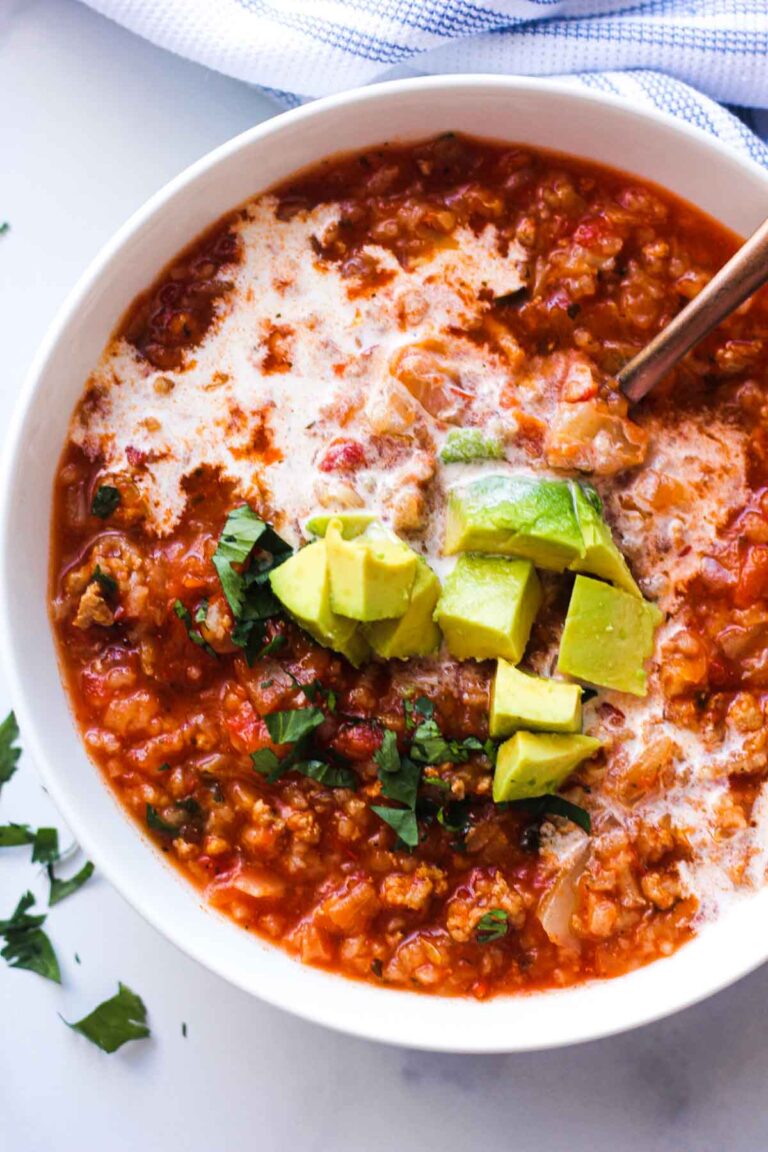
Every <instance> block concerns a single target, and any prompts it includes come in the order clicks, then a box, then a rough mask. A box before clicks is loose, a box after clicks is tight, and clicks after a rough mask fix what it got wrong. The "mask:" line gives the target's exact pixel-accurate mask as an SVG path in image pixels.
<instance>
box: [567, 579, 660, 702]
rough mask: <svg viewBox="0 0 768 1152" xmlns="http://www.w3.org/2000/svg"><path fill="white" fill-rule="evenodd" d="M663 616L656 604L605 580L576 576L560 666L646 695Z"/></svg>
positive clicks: (582, 677)
mask: <svg viewBox="0 0 768 1152" xmlns="http://www.w3.org/2000/svg"><path fill="white" fill-rule="evenodd" d="M661 619H662V615H661V612H660V611H659V609H658V608H657V607H656V605H655V604H650V603H649V602H648V601H647V600H643V599H638V597H637V596H633V595H631V594H630V593H629V592H624V591H622V590H621V589H620V588H613V587H612V586H611V585H610V584H603V583H602V582H601V581H600V580H590V578H589V577H588V576H577V577H576V580H575V583H574V585H573V592H572V593H571V602H570V604H569V606H568V615H567V616H566V618H565V628H564V629H563V636H562V639H561V641H560V654H559V656H558V660H557V669H558V672H564V673H565V674H566V675H568V676H576V677H577V678H578V679H579V680H586V681H587V682H588V683H590V684H600V685H601V686H602V687H604V688H615V689H616V690H617V691H618V692H631V693H632V694H633V695H635V696H644V695H645V693H646V676H645V668H644V664H645V661H646V660H647V659H648V657H649V656H650V655H651V653H652V652H653V637H654V633H655V631H656V628H657V627H658V625H659V624H660V623H661Z"/></svg>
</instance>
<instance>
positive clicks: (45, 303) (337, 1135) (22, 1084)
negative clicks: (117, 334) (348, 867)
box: [0, 0, 768, 1152]
mask: <svg viewBox="0 0 768 1152" xmlns="http://www.w3.org/2000/svg"><path fill="white" fill-rule="evenodd" d="M271 111H272V108H271V105H270V104H269V102H268V101H267V100H266V99H265V98H264V97H262V96H260V95H258V94H256V93H255V92H253V91H252V90H250V89H248V88H247V87H245V86H243V85H241V84H238V83H235V82H233V81H230V80H227V79H225V78H223V77H221V76H217V75H214V74H212V73H209V72H205V71H204V70H202V69H200V68H198V67H195V66H192V65H189V64H186V63H184V62H183V61H181V60H178V59H176V58H174V57H172V56H169V55H166V54H164V53H162V52H160V51H158V50H155V49H153V48H151V47H149V46H148V45H146V44H143V43H141V42H140V41H138V40H136V39H134V38H133V37H131V36H130V35H129V34H127V33H125V32H123V31H122V30H120V29H118V28H116V27H114V26H112V25H110V24H108V23H107V22H106V21H105V20H103V19H101V18H99V17H97V16H95V15H93V14H92V13H91V12H89V11H87V10H86V9H84V8H81V7H80V6H79V5H78V4H77V3H75V0H0V220H3V219H7V220H9V221H10V222H11V225H12V230H11V232H10V234H9V235H7V236H6V237H4V238H2V239H0V358H1V359H0V365H1V369H0V434H1V433H2V429H4V427H5V425H6V422H7V419H6V418H7V414H8V413H9V412H10V409H11V406H12V404H13V401H14V396H15V393H16V390H17V388H18V385H19V381H20V379H21V377H22V374H23V372H24V370H25V368H26V366H27V364H28V362H29V360H30V357H31V355H32V353H33V351H34V348H35V345H36V343H37V341H38V340H39V338H40V336H41V335H42V333H43V330H44V328H45V326H46V324H47V323H48V321H49V319H50V318H51V316H52V315H53V312H54V310H55V309H56V307H57V305H58V304H59V302H60V301H61V299H62V297H63V296H64V294H65V292H66V291H67V289H68V288H69V287H70V285H71V284H72V282H73V281H74V279H75V277H76V276H77V275H78V273H79V272H80V271H81V270H82V269H83V267H84V266H85V264H86V263H87V261H88V260H89V259H90V258H91V256H92V255H93V254H94V253H95V252H96V250H97V249H98V247H99V246H100V244H101V243H102V241H103V240H105V239H106V238H107V237H108V236H109V234H110V233H111V232H112V231H113V230H114V229H115V227H116V226H117V225H118V224H120V223H121V222H122V221H123V220H124V218H125V217H126V216H127V215H128V214H129V212H131V211H132V209H133V208H135V207H136V206H137V205H138V204H139V203H140V202H141V201H142V200H144V198H145V197H146V196H147V195H148V194H149V193H151V192H153V191H154V190H155V189H156V188H157V187H159V186H160V185H161V184H162V183H163V182H164V181H165V180H166V179H167V178H168V177H170V176H172V175H173V174H174V173H175V172H177V171H178V170H179V169H180V168H182V167H183V166H184V165H186V164H187V163H188V162H189V161H191V160H193V159H195V158H196V157H197V156H199V155H201V154H202V153H203V152H205V151H207V150H208V149H209V148H210V147H212V146H213V145H215V144H218V143H220V142H221V141H223V140H225V139H226V138H227V137H229V136H231V135H233V134H234V133H236V132H238V131H240V130H241V129H243V128H245V127H247V126H248V125H250V124H252V123H254V122H255V121H257V120H259V119H262V118H263V117H264V116H266V115H268V114H269V113H270V112H271ZM29 530H30V531H31V532H46V531H47V525H44V524H30V525H29ZM7 704H8V700H7V691H6V687H5V683H4V681H3V679H2V669H1V668H0V714H4V713H5V710H6V707H7ZM0 819H2V821H5V820H22V821H28V822H30V823H33V824H37V823H40V822H46V821H47V822H51V821H57V818H56V815H55V812H54V811H53V810H52V808H51V806H50V804H49V802H48V801H47V799H46V797H45V796H44V794H43V793H42V791H41V789H40V786H39V784H38V783H37V780H36V777H35V774H34V771H33V766H32V764H31V763H30V762H29V760H25V761H23V762H22V767H21V769H20V771H19V773H18V774H17V776H16V778H15V779H14V780H13V782H12V784H11V785H9V786H8V787H7V788H6V789H5V791H4V794H3V797H2V812H1V813H0ZM57 822H58V821H57ZM64 838H65V842H66V834H64ZM27 856H28V853H27V852H22V853H6V854H5V856H4V858H3V859H2V860H0V916H5V915H7V914H8V913H9V911H10V909H11V907H12V905H13V904H14V903H15V901H16V899H17V898H18V896H19V895H20V893H21V892H22V891H23V890H24V888H25V887H27V886H29V884H30V883H32V884H33V887H35V889H36V890H37V891H38V892H40V893H42V892H43V891H44V885H43V884H42V878H41V877H40V876H39V875H37V876H36V875H35V871H34V869H33V867H32V866H31V865H30V864H29V863H27V862H26V857H27ZM11 857H12V858H11ZM49 928H50V935H51V937H52V939H53V940H54V941H55V944H56V947H57V949H58V952H59V955H60V958H61V960H62V968H63V976H64V984H63V987H62V988H61V989H59V988H56V987H54V986H53V985H52V984H49V983H47V982H44V981H42V980H40V979H39V978H38V977H36V976H34V975H33V974H30V973H27V972H21V971H11V970H9V969H8V968H6V967H5V965H3V966H2V967H0V1149H2V1150H3V1152H5V1150H6V1149H7V1150H8V1152H11V1150H13V1152H50V1150H51V1149H57V1150H58V1152H75V1150H78V1152H79V1150H81V1149H84V1150H86V1152H91V1150H92V1149H99V1150H105V1152H136V1149H148V1150H154V1149H161V1148H166V1147H173V1146H180V1147H183V1148H184V1149H185V1152H203V1150H204V1149H205V1150H207V1149H210V1148H220V1149H224V1150H226V1152H228V1150H230V1149H234V1148H239V1147H255V1148H257V1149H259V1152H277V1150H282V1149H285V1150H288V1149H301V1150H302V1152H304V1150H307V1152H310V1150H314V1149H317V1150H318V1152H320V1150H322V1152H326V1150H328V1149H331V1148H333V1149H335V1150H338V1152H347V1150H348V1152H352V1150H355V1152H358V1150H359V1149H365V1152H379V1150H381V1152H385V1150H386V1152H389V1150H390V1149H392V1148H397V1149H398V1150H399V1152H411V1150H414V1152H415V1150H416V1149H423V1148H431V1147H435V1148H436V1147H440V1148H441V1149H442V1150H443V1152H454V1150H459V1149H469V1148H475V1147H481V1146H482V1147H485V1148H494V1147H495V1148H498V1147H501V1148H515V1149H516V1150H517V1152H528V1150H530V1152H555V1150H560V1149H565V1148H567V1149H569V1152H581V1150H586V1149H590V1150H591V1152H608V1150H609V1149H610V1150H613V1149H619V1150H620V1152H649V1150H654V1152H656V1150H658V1152H667V1150H669V1152H687V1150H690V1152H694V1150H695V1152H709V1150H711V1152H720V1150H722V1149H725V1148H727V1149H728V1150H729V1152H753V1150H756V1149H758V1148H761V1147H763V1146H764V1145H765V1140H766V1138H767V1137H768V1111H767V1110H766V1107H765V1101H766V1088H765V1083H766V1076H767V1074H768V1028H766V1024H765V1019H766V1013H765V1008H764V1005H763V1001H762V996H763V993H766V995H768V970H763V971H762V972H758V973H757V974H755V975H754V976H752V977H750V978H749V979H747V980H744V981H742V983H741V984H739V985H738V986H737V987H735V988H733V989H731V990H729V991H727V992H724V993H722V994H721V995H719V996H718V997H716V998H715V999H713V1000H710V1001H709V1002H708V1003H706V1004H703V1005H700V1006H699V1007H697V1008H694V1009H691V1010H689V1011H687V1012H685V1013H683V1014H682V1015H680V1016H678V1017H676V1018H674V1019H671V1020H668V1021H666V1022H663V1023H661V1024H657V1025H654V1026H651V1027H648V1028H645V1029H642V1030H640V1031H638V1032H635V1033H632V1034H630V1035H626V1036H623V1037H618V1038H615V1039H612V1040H608V1041H602V1042H600V1043H596V1044H592V1045H589V1046H585V1047H582V1048H578V1049H570V1050H565V1051H560V1052H554V1053H540V1054H535V1055H529V1056H511V1057H461V1056H433V1055H425V1054H419V1053H410V1052H406V1051H399V1050H396V1049H388V1048H384V1047H380V1046H377V1045H375V1044H368V1043H365V1042H361V1041H357V1040H349V1039H347V1038H346V1037H343V1036H338V1035H335V1034H332V1033H330V1032H326V1031H324V1030H322V1029H320V1028H317V1027H315V1026H312V1025H308V1024H304V1023H302V1022H300V1021H298V1020H294V1019H293V1018H291V1017H290V1016H288V1015H285V1014H283V1013H282V1012H278V1011H276V1010H274V1009H272V1008H268V1007H266V1006H265V1005H263V1004H261V1003H259V1002H258V1001H256V1000H252V999H250V998H249V997H247V996H245V995H244V994H242V993H240V992H237V991H235V990H234V989H232V988H230V987H228V986H227V985H226V984H224V983H222V982H221V981H220V980H219V979H218V978H216V977H215V976H212V975H210V974H208V973H207V972H205V971H203V970H202V969H201V968H199V967H198V966H197V965H196V964H194V963H193V962H192V961H190V960H188V959H186V958H185V957H184V956H182V955H181V954H180V953H178V952H177V951H176V950H175V949H174V948H173V947H172V946H171V945H170V944H168V943H167V942H166V941H165V940H164V939H162V937H160V936H158V935H157V934H156V933H155V932H154V931H153V930H152V929H150V928H149V927H147V926H146V925H145V924H144V923H143V922H142V921H141V920H140V919H139V917H138V916H137V915H136V914H135V913H134V912H132V911H131V909H129V908H128V907H127V906H126V905H125V904H124V903H123V901H122V900H121V898H120V897H119V896H118V895H117V894H116V893H115V892H114V891H113V890H111V889H110V888H109V886H108V885H107V884H106V882H105V881H103V880H100V879H94V880H93V881H92V882H91V884H90V885H89V886H88V887H87V888H86V889H84V890H83V891H82V892H81V893H79V894H78V895H77V896H76V897H74V898H72V899H71V900H69V901H67V902H66V903H64V904H62V905H61V906H60V907H59V908H56V909H54V911H53V912H52V914H51V916H50V920H49ZM75 952H77V953H78V954H79V956H80V958H81V961H82V963H81V964H80V965H78V964H77V963H76V962H75V960H74V954H75ZM118 979H121V980H123V981H125V982H126V983H128V984H129V985H130V986H131V987H133V988H135V989H136V990H137V991H138V992H140V994H141V995H142V996H143V997H144V999H145V1000H146V1003H147V1005H148V1008H149V1012H150V1016H151V1025H152V1032H153V1037H152V1039H151V1040H150V1041H149V1042H144V1043H136V1044H133V1045H131V1046H130V1047H127V1048H124V1049H123V1050H122V1052H120V1053H118V1054H117V1055H115V1056H112V1057H106V1056H104V1055H102V1054H101V1053H100V1052H99V1051H97V1050H96V1049H94V1048H92V1047H90V1046H89V1045H88V1044H87V1043H86V1042H85V1041H83V1040H81V1039H80V1038H79V1037H77V1036H75V1035H74V1034H72V1033H70V1032H69V1031H68V1030H67V1029H66V1028H65V1027H64V1026H63V1024H62V1023H61V1021H60V1020H59V1018H58V1016H57V1013H58V1012H61V1013H62V1014H63V1015H64V1016H66V1017H68V1018H69V1019H73V1018H77V1017H78V1016H79V1015H80V1014H82V1013H84V1012H85V1011H87V1010H89V1009H90V1007H91V1006H93V1005H94V1004H95V1003H96V1002H97V1001H99V1000H100V999H102V998H104V997H105V996H107V995H110V994H111V993H112V991H113V989H114V987H115V984H116V981H117V980H118ZM182 1021H186V1022H187V1025H188V1037H187V1039H184V1038H183V1037H182V1035H181V1023H182Z"/></svg>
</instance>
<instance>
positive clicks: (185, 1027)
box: [181, 1020, 187, 1040]
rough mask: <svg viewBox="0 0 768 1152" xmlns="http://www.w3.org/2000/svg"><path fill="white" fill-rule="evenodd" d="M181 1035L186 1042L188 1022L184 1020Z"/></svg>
mask: <svg viewBox="0 0 768 1152" xmlns="http://www.w3.org/2000/svg"><path fill="white" fill-rule="evenodd" d="M181 1034H182V1036H183V1037H184V1039H185V1040H186V1038H187V1022H186V1020H182V1023H181Z"/></svg>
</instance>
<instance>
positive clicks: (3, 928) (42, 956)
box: [0, 892, 61, 984]
mask: <svg viewBox="0 0 768 1152" xmlns="http://www.w3.org/2000/svg"><path fill="white" fill-rule="evenodd" d="M34 903H35V898H34V896H33V895H32V893H31V892H25V893H24V895H23V896H22V897H21V899H20V900H19V902H18V904H17V905H16V908H15V909H14V912H13V914H12V916H11V917H10V918H9V919H8V920H0V936H2V937H3V939H4V940H5V946H4V947H3V948H2V949H0V956H2V958H3V959H4V960H6V961H7V962H8V965H9V966H10V967H11V968H25V969H26V970H27V971H28V972H36V973H37V974H38V976H43V977H44V978H45V979H46V980H53V982H54V983H55V984H61V970H60V968H59V961H58V960H57V958H56V953H55V952H54V950H53V945H52V944H51V942H50V940H49V939H48V937H47V936H46V934H45V932H43V928H42V926H43V924H44V923H45V913H43V914H42V915H41V914H38V915H35V916H30V915H29V909H30V908H32V907H34Z"/></svg>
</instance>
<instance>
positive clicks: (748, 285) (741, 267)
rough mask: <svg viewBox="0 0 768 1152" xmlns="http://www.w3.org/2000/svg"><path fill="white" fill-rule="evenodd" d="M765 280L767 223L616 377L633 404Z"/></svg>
mask: <svg viewBox="0 0 768 1152" xmlns="http://www.w3.org/2000/svg"><path fill="white" fill-rule="evenodd" d="M767 281H768V220H765V221H764V222H763V223H762V224H761V225H760V227H759V228H758V229H757V231H756V232H755V233H753V234H752V236H750V238H749V240H747V241H746V243H745V244H742V246H741V248H739V250H738V252H736V253H735V254H734V255H733V256H732V257H731V259H730V260H729V261H728V263H727V264H724V265H723V267H722V268H721V269H720V271H719V272H717V273H716V274H715V275H714V276H713V277H712V279H711V280H710V282H709V284H707V286H706V288H703V289H702V290H701V292H699V294H698V296H696V297H695V298H694V299H693V300H691V302H690V304H686V306H685V308H683V310H682V312H678V314H677V316H675V318H674V320H673V321H672V323H671V324H668V325H667V327H666V328H663V329H662V331H661V332H659V334H658V335H657V336H654V338H653V340H651V342H650V344H648V345H647V346H646V347H645V348H643V350H642V352H639V353H638V355H637V356H635V357H634V358H633V359H632V360H630V361H629V363H628V364H626V365H625V366H624V367H623V368H622V370H621V372H619V375H618V377H617V379H618V382H619V387H620V388H621V390H622V392H623V393H624V395H625V396H626V397H627V399H628V400H630V401H631V402H632V403H633V404H635V403H637V401H638V400H642V398H643V396H647V395H648V393H649V392H650V391H651V389H652V388H655V387H656V385H657V384H658V383H659V381H660V380H661V379H662V377H663V376H665V375H666V374H667V372H669V370H670V368H672V367H673V366H674V365H675V364H677V362H678V360H682V358H683V356H685V354H686V352H690V350H691V348H693V346H694V344H698V342H699V340H701V339H702V338H703V337H704V336H706V334H707V333H708V332H710V331H711V330H712V329H713V328H715V327H716V326H717V325H718V324H719V323H720V322H721V321H722V320H724V319H725V318H726V316H729V315H730V313H731V312H733V311H734V310H735V309H736V308H738V306H739V304H743V302H744V301H745V300H746V299H747V297H748V296H751V295H752V293H753V292H756V291H757V289H758V288H761V287H762V286H763V284H765V283H766V282H767Z"/></svg>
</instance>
